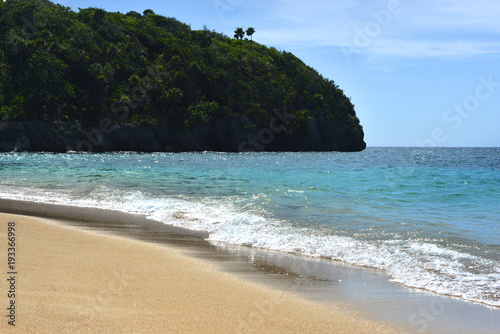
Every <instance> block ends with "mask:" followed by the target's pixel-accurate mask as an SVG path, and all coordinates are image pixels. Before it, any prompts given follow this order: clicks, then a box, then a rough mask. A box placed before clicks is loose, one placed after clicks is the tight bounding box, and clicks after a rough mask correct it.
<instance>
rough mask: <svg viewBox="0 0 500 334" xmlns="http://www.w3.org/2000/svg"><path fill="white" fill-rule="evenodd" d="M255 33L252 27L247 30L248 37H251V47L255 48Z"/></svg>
mask: <svg viewBox="0 0 500 334" xmlns="http://www.w3.org/2000/svg"><path fill="white" fill-rule="evenodd" d="M254 33H255V29H254V28H252V27H249V28H248V29H247V35H248V36H250V46H252V47H253V38H252V35H253V34H254Z"/></svg>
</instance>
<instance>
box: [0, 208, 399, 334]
mask: <svg viewBox="0 0 500 334" xmlns="http://www.w3.org/2000/svg"><path fill="white" fill-rule="evenodd" d="M0 221H1V224H0V225H1V226H2V230H1V231H0V236H1V238H0V242H1V243H2V244H7V224H8V222H11V221H12V222H15V228H16V238H17V239H16V240H17V246H16V249H17V258H16V261H17V268H16V271H17V277H16V279H17V283H16V306H17V308H16V326H15V328H14V327H12V326H9V325H8V324H7V318H5V317H4V321H3V322H2V324H1V325H0V328H2V332H4V331H5V330H9V331H12V332H22V333H32V332H37V333H65V332H67V333H69V332H73V333H74V332H83V331H85V332H131V331H140V332H148V333H161V332H178V333H180V332H203V333H210V332H213V333H215V332H242V333H245V332H248V333H252V332H255V333H258V332H263V331H265V332H275V333H279V332H297V333H299V332H300V333H321V332H350V333H400V332H401V330H400V329H396V328H391V326H390V325H389V324H387V323H382V322H375V321H370V320H366V319H363V318H362V317H360V316H359V315H357V314H356V313H355V312H349V311H347V310H345V309H344V308H343V307H341V306H339V305H333V304H331V303H318V302H313V301H307V300H305V299H303V298H301V297H298V296H295V295H293V294H291V293H286V292H283V291H278V290H274V289H271V288H269V287H266V286H264V285H261V284H257V283H255V282H250V281H247V280H244V279H242V278H241V277H238V276H236V275H231V274H227V273H224V272H222V271H220V270H218V269H217V268H216V266H214V264H213V263H210V262H208V261H204V260H201V259H196V258H193V257H189V256H186V255H185V254H183V253H182V252H181V251H180V250H179V249H176V248H172V247H169V246H165V245H158V244H154V243H147V242H143V241H138V240H131V239H127V238H122V237H119V236H112V235H106V234H102V233H97V232H95V231H86V230H82V229H78V228H75V227H71V226H67V225H62V224H60V223H58V222H57V221H55V220H51V219H49V218H37V217H29V216H22V215H13V214H5V213H1V214H0ZM1 300H2V303H3V304H5V305H7V303H8V300H7V296H6V294H3V293H2V298H1Z"/></svg>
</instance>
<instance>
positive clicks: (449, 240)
mask: <svg viewBox="0 0 500 334" xmlns="http://www.w3.org/2000/svg"><path fill="white" fill-rule="evenodd" d="M0 198H6V199H16V200H27V201H37V202H48V203H53V204H62V205H74V206H83V207H99V208H106V209H113V210H120V211H124V212H129V213H133V214H141V215H146V216H147V217H149V218H151V219H154V220H158V221H161V222H164V223H165V224H171V225H175V226H181V227H184V228H188V229H192V230H201V231H207V232H209V235H210V237H209V240H212V241H217V242H223V243H228V244H236V245H245V246H251V247H258V248H263V249H269V250H275V251H281V252H289V253H294V254H301V255H303V256H311V257H321V258H326V259H333V260H339V261H344V262H347V263H350V264H353V265H358V266H366V267H371V268H377V269H380V270H383V271H385V272H386V273H387V274H388V275H390V277H391V278H392V280H394V281H395V282H399V283H401V284H404V285H406V286H408V287H415V288H422V289H426V290H428V291H432V292H435V293H438V294H443V295H451V296H455V297H459V298H463V299H465V300H468V301H473V302H479V303H483V304H487V305H490V306H494V307H500V149H499V148H368V149H367V150H365V151H363V152H360V153H337V152H331V153H240V154H230V153H213V152H205V153H177V154H168V153H156V154H137V153H113V154H89V153H68V154H29V153H7V154H0Z"/></svg>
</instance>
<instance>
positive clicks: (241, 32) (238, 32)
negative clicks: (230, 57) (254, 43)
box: [234, 28, 245, 53]
mask: <svg viewBox="0 0 500 334" xmlns="http://www.w3.org/2000/svg"><path fill="white" fill-rule="evenodd" d="M243 36H245V31H244V30H243V28H236V30H235V31H234V38H236V39H240V40H242V39H243ZM240 53H241V43H240Z"/></svg>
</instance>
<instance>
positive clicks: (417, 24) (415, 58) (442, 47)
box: [55, 0, 500, 147]
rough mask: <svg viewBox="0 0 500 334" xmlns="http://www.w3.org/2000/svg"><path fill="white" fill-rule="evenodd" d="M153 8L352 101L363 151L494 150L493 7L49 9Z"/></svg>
mask: <svg viewBox="0 0 500 334" xmlns="http://www.w3.org/2000/svg"><path fill="white" fill-rule="evenodd" d="M55 2H57V3H60V4H63V5H66V6H69V7H71V8H72V9H74V10H78V8H87V7H99V8H104V9H106V10H108V11H120V12H122V13H127V12H128V11H131V10H133V11H137V12H140V13H142V12H143V11H144V10H145V9H152V10H153V11H154V12H155V13H156V14H160V15H164V16H168V17H175V18H177V19H178V20H180V21H182V22H184V23H187V24H190V25H191V28H192V29H202V28H203V26H204V25H206V26H207V27H208V28H209V29H211V30H212V29H214V30H216V31H218V32H222V33H225V34H226V35H228V36H232V35H233V31H234V29H235V28H236V27H244V28H245V29H246V28H247V27H249V26H251V27H254V28H255V29H256V33H255V35H254V40H255V41H257V42H259V43H261V44H265V45H267V46H274V47H276V48H277V49H279V50H286V51H289V52H292V53H294V54H295V55H296V56H298V57H299V58H301V59H302V60H303V61H304V62H305V63H306V64H308V65H310V66H312V67H314V68H315V69H316V70H317V71H318V72H319V73H321V74H322V75H323V76H325V77H327V78H329V79H333V80H334V81H335V82H336V83H337V84H338V85H339V86H340V88H341V89H343V90H344V92H345V94H346V95H347V96H349V97H351V100H352V102H353V103H354V105H355V108H356V113H357V115H358V117H359V118H360V120H361V124H362V125H363V127H364V130H365V140H366V142H367V144H368V146H495V147H500V66H499V65H500V62H499V60H500V6H499V5H498V0H475V1H470V0H421V1H411V0H371V1H366V0H342V1H340V0H336V1H333V0H330V1H328V0H308V1H305V0H267V1H263V0H183V1H168V0H162V1H158V0H143V1H130V0H122V1H106V0H104V1H103V0H100V1H96V0H75V1H71V0H68V1H64V0H63V1H55Z"/></svg>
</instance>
